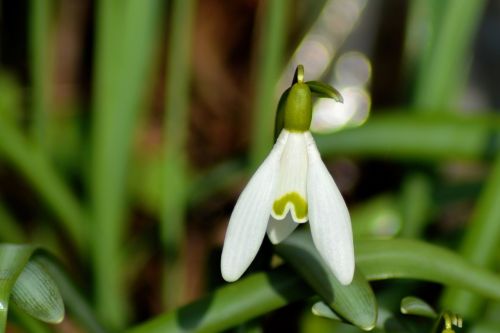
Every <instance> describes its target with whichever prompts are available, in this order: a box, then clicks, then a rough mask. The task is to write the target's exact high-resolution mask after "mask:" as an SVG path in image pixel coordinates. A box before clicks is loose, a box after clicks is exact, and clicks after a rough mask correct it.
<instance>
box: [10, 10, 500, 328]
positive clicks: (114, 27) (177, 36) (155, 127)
mask: <svg viewBox="0 0 500 333" xmlns="http://www.w3.org/2000/svg"><path fill="white" fill-rule="evenodd" d="M487 6H490V4H489V3H488V2H486V1H468V0H456V1H453V0H447V1H433V0H423V1H421V0H412V1H407V2H398V1H390V0H380V1H371V2H369V1H363V0H356V1H346V0H328V1H312V0H303V1H290V2H288V1H284V0H267V1H263V0H262V1H235V2H232V3H225V2H217V1H195V0H172V1H168V2H167V1H159V0H142V1H140V0H126V1H117V0H99V1H88V2H86V1H82V2H67V1H56V0H44V1H37V0H31V1H24V2H22V4H15V2H7V1H3V2H0V241H1V242H10V243H33V244H42V245H44V246H45V247H46V248H48V249H50V251H52V252H54V254H55V255H56V256H57V258H58V259H57V260H55V259H53V258H50V257H47V256H41V257H38V258H37V260H38V261H37V264H36V265H42V266H43V267H45V268H44V269H45V270H44V271H43V272H44V273H43V274H41V275H37V276H38V277H40V276H42V278H40V279H38V280H37V279H36V278H34V279H35V280H36V281H35V280H33V281H35V282H33V283H32V282H29V283H28V287H30V286H34V287H36V286H39V285H40V283H41V282H40V281H42V280H43V281H48V280H50V279H52V280H53V281H55V284H57V287H58V290H59V291H60V293H61V297H62V299H63V300H64V303H65V305H66V308H67V316H66V320H65V324H66V325H64V326H61V327H63V328H57V331H58V332H62V331H68V332H70V331H74V330H75V329H76V330H78V329H81V330H85V331H88V332H99V333H102V332H111V331H124V330H126V331H127V332H135V333H142V332H144V333H149V332H219V331H226V330H229V331H234V332H240V331H246V330H247V331H264V332H267V331H269V332H274V331H285V330H286V331H291V332H340V333H348V332H360V331H361V328H364V329H367V328H370V327H372V326H375V328H374V332H385V333H393V332H401V331H405V332H424V331H425V332H431V331H432V330H433V329H434V330H435V331H436V332H441V331H443V330H444V329H445V328H444V322H443V320H442V317H441V318H439V317H436V318H428V317H430V316H429V315H424V316H423V317H419V315H422V313H424V312H425V313H424V314H428V313H430V311H429V309H428V308H427V307H425V311H423V310H422V309H423V308H424V305H425V306H427V305H428V306H429V308H431V309H432V307H434V308H435V309H436V310H435V313H438V314H439V313H441V314H443V316H444V314H447V313H452V312H453V313H456V314H457V315H459V316H463V317H464V329H463V331H465V330H467V331H469V332H497V331H499V330H500V322H499V321H498V318H500V306H499V304H500V293H499V290H500V275H499V274H498V268H499V267H500V265H499V256H498V244H500V229H499V228H500V223H499V219H500V210H499V207H500V206H498V204H497V201H498V200H497V198H499V197H500V186H499V185H500V184H499V182H500V157H499V156H498V148H499V147H500V145H499V142H500V139H499V138H500V117H499V116H498V113H497V112H496V110H495V108H496V107H497V105H495V104H494V103H492V102H486V103H485V102H483V103H479V104H475V105H474V103H473V102H474V98H471V95H472V96H473V94H472V93H474V92H477V90H479V91H481V88H482V86H481V85H478V84H477V82H475V81H473V80H472V79H471V75H470V71H471V68H473V65H474V61H475V60H474V58H473V56H474V55H475V52H477V50H476V48H475V43H476V42H477V40H476V36H478V30H479V27H480V26H481V24H482V23H483V21H484V20H485V17H486V11H485V8H487ZM396 10H398V11H400V13H399V12H398V13H397V15H394V14H395V11H396ZM395 16H397V17H395ZM497 18H498V15H497ZM387 22H388V23H387ZM387 24H389V25H391V24H393V25H394V27H392V28H391V29H389V30H388V29H387V27H386V25H387ZM384 27H385V28H384ZM482 33H485V32H482ZM486 33H487V32H486ZM351 51H356V54H358V55H359V54H363V57H362V59H365V60H364V61H365V63H366V64H368V65H367V66H368V67H367V68H369V69H370V68H373V70H368V71H367V72H368V74H367V75H368V76H367V78H366V79H365V82H364V83H363V84H362V85H361V88H363V89H364V90H363V91H364V94H365V95H366V96H368V98H369V99H371V100H372V101H373V104H372V106H371V108H370V107H367V108H366V109H363V111H364V112H365V113H364V114H361V115H360V114H356V112H357V111H359V110H358V109H356V108H354V109H353V108H352V105H360V104H353V103H355V102H359V101H355V100H353V98H354V97H352V96H351V95H348V94H344V106H339V109H334V110H332V112H339V114H337V116H339V117H340V118H342V117H344V118H345V117H346V115H349V114H350V113H349V112H352V113H353V114H354V115H356V116H359V117H361V118H360V119H361V120H359V121H356V119H355V118H356V117H355V116H353V115H352V114H350V115H351V118H349V120H348V121H345V122H343V123H340V125H338V126H337V127H336V128H335V130H332V131H331V132H330V133H328V134H325V135H318V136H317V137H316V139H317V143H318V147H319V149H320V151H321V153H322V156H323V158H324V159H325V162H327V165H328V166H329V167H331V170H332V171H333V172H332V173H333V175H334V177H335V179H336V181H337V182H338V183H339V185H340V188H341V190H342V191H343V193H344V194H345V197H346V198H347V202H348V205H349V207H350V211H351V216H352V221H353V229H354V233H355V238H356V251H357V260H358V261H357V267H358V272H357V275H356V280H355V283H354V284H353V285H352V286H350V287H343V286H341V285H340V284H339V283H338V281H336V280H335V278H334V277H333V276H332V275H331V274H325V275H323V274H322V272H324V270H323V269H322V263H321V259H318V257H317V254H316V253H315V250H314V247H311V246H310V239H308V237H307V236H306V235H307V232H304V230H298V231H297V232H295V234H294V235H293V236H292V237H291V238H290V239H288V240H287V241H286V242H284V243H283V244H281V245H279V246H277V247H276V248H275V249H273V248H271V246H270V245H269V244H267V243H266V244H265V245H264V246H263V249H262V251H261V253H260V254H259V256H258V258H257V262H256V263H255V265H254V266H253V267H252V269H251V271H252V272H251V273H249V274H248V276H246V277H244V278H243V279H241V280H240V281H238V282H235V283H234V284H231V285H222V282H221V278H220V276H219V270H218V267H219V263H218V262H219V252H220V246H221V241H222V236H221V235H223V233H224V229H225V225H226V222H227V219H228V216H229V214H230V211H231V209H232V206H233V204H234V201H235V198H236V197H237V194H238V193H239V192H240V191H241V189H242V187H243V184H244V183H245V180H246V179H247V178H248V175H249V174H251V172H252V171H254V170H255V168H256V167H257V166H258V165H259V164H260V162H261V161H262V159H263V158H264V157H265V155H266V154H267V152H268V151H269V149H270V147H271V146H272V143H273V136H272V131H273V128H274V126H275V124H274V120H275V115H276V114H275V112H276V109H277V104H278V101H279V97H280V96H281V94H282V93H283V92H284V91H285V90H286V88H287V87H288V86H289V83H290V82H291V80H292V75H293V70H290V69H291V68H294V67H295V65H296V64H297V63H304V64H305V73H306V80H307V81H309V80H312V81H314V82H312V83H311V84H318V83H317V82H316V81H324V82H328V84H333V85H334V86H336V87H337V85H338V88H339V90H340V91H341V93H342V89H345V88H349V87H346V83H345V82H344V81H342V80H341V79H342V75H341V73H342V72H341V69H342V68H341V67H340V65H339V64H340V63H341V61H340V60H341V59H342V56H343V55H345V54H348V53H349V52H351ZM387 64H389V65H390V66H388V65H387ZM370 66H371V67H370ZM497 67H500V65H498V64H497ZM362 68H363V67H362V66H361V65H360V64H359V63H357V64H356V65H355V66H353V67H351V68H350V69H349V70H350V72H348V74H349V75H348V77H350V78H351V79H352V78H353V77H354V78H356V75H358V74H359V73H361V72H362ZM384 70H386V72H384ZM308 73H311V74H310V75H311V76H314V77H308ZM339 73H340V74H339ZM395 73H396V74H395ZM391 75H392V76H391ZM391 77H396V79H393V80H392V81H391ZM344 78H345V77H344ZM283 82H286V83H283ZM318 87H319V88H318V89H320V88H321V86H318ZM351 88H352V87H351ZM358 88H360V87H358ZM471 91H472V93H471ZM480 95H481V96H482V97H483V99H486V100H487V101H488V98H487V93H486V92H483V94H480ZM387 96H389V97H387ZM485 96H486V97H485ZM490 99H493V98H490ZM471 101H472V102H471ZM464 104H466V105H470V104H472V105H473V106H474V107H473V109H474V110H472V111H471V110H467V112H465V107H464ZM368 105H369V103H368ZM477 105H479V106H477ZM342 107H343V108H342ZM350 107H351V108H350ZM479 109H480V110H479ZM363 117H364V118H363ZM340 118H339V119H340ZM278 126H279V124H278ZM333 218H334V217H332V219H333ZM302 229H304V228H302ZM403 238H407V239H403ZM408 239H412V240H408ZM27 248H29V249H31V250H33V249H34V247H29V246H28V247H27ZM0 250H2V247H0ZM454 251H456V252H454ZM5 253H8V251H7V252H5ZM5 253H4V252H2V251H0V259H2V258H6V257H2V255H5ZM274 254H275V255H274ZM30 255H31V252H30V253H29V254H26V253H25V256H24V257H23V258H24V259H23V260H24V261H23V260H18V262H17V264H19V267H21V268H22V267H24V263H26V262H28V261H27V260H28V258H29V257H30ZM57 261H59V263H58V262H57ZM281 264H283V265H281ZM278 265H279V267H276V266H278ZM1 266H2V261H1V260H0V273H2V272H3V271H2V270H1V269H2V268H3V267H1ZM37 267H38V266H37ZM16 272H17V273H19V274H20V272H21V271H20V270H19V271H16ZM17 273H16V276H15V277H14V278H13V279H11V280H10V281H11V282H12V283H13V282H15V281H14V280H16V279H17V278H18V276H19V274H17ZM45 273H47V274H48V275H47V276H49V277H47V276H46V275H44V274H45ZM2 274H3V273H2ZM35 275H36V274H35ZM388 279H391V280H390V281H380V280H388ZM392 279H409V280H410V281H405V282H402V281H393V280H392ZM52 280H51V281H52ZM375 280H376V281H375ZM22 281H24V282H25V281H27V280H22ZM22 281H21V282H22ZM28 281H30V280H29V279H28ZM368 281H369V282H368ZM11 282H9V283H11ZM436 283H439V284H442V285H445V289H443V290H441V289H439V288H437V287H436ZM41 284H42V285H43V283H41ZM11 287H12V285H11V284H2V283H0V291H2V292H3V293H2V295H0V298H2V299H1V300H0V302H2V301H6V302H7V303H8V301H9V297H10V292H11V289H12V288H11ZM28 289H29V288H28ZM28 289H27V290H28ZM35 289H36V290H40V289H39V288H35ZM35 289H33V290H35ZM42 289H43V288H42ZM29 290H31V289H29ZM464 290H467V291H464ZM30 293H31V291H30ZM203 295H205V296H203ZM360 295H361V296H360ZM409 295H415V296H417V297H419V298H405V297H407V296H409ZM202 296H203V297H202ZM16 297H17V296H16ZM421 299H422V300H421ZM12 300H13V299H12ZM401 300H404V302H403V303H404V304H403V305H404V308H405V309H406V310H405V311H407V314H405V315H403V314H402V313H401V311H400V305H401ZM423 300H426V301H427V302H428V303H429V304H427V303H425V302H424V301H423ZM410 301H411V302H410ZM7 303H5V304H7ZM14 303H15V302H14ZM1 304H3V303H0V305H1ZM30 304H31V303H30ZM36 304H38V303H36ZM54 304H55V303H54ZM313 304H314V306H313ZM37 306H38V305H37ZM312 306H313V312H314V313H315V314H319V315H320V316H317V315H313V314H312V313H311V307H312ZM54 308H57V307H54ZM408 309H410V310H408ZM411 309H413V310H411ZM414 309H417V310H414ZM419 309H420V310H422V311H423V312H422V311H420V310H419ZM22 310H23V309H19V308H16V307H13V309H12V311H10V312H9V315H11V317H9V321H10V323H9V324H8V325H12V327H20V328H21V329H24V330H25V331H29V332H52V331H55V329H54V327H53V326H50V325H46V324H42V323H39V322H37V321H33V319H32V318H31V317H29V316H26V314H25V313H23V311H22ZM56 310H57V309H56ZM59 310H60V309H59ZM24 311H26V309H24ZM419 311H420V312H419ZM448 311H451V312H448ZM28 312H29V311H28ZM403 312H404V311H403ZM0 315H1V317H0V320H3V322H5V319H6V316H7V312H6V311H4V312H2V310H1V309H0ZM56 317H57V320H52V321H58V320H59V319H60V318H59V317H60V312H59V313H56ZM324 317H327V318H324ZM424 317H425V318H424ZM10 319H12V320H10ZM39 319H43V318H39ZM49 321H50V320H49ZM3 322H2V323H3ZM245 323H247V324H248V325H245ZM453 329H454V330H456V331H457V332H458V331H459V330H460V328H457V327H453Z"/></svg>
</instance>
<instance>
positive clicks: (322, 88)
mask: <svg viewBox="0 0 500 333" xmlns="http://www.w3.org/2000/svg"><path fill="white" fill-rule="evenodd" d="M306 84H307V86H308V87H309V89H311V92H313V93H315V94H317V95H319V97H322V98H332V99H334V100H335V101H336V102H339V103H344V98H343V97H342V95H341V94H340V93H339V91H338V90H337V89H335V88H333V87H332V86H330V85H328V84H325V83H323V82H319V81H307V82H306Z"/></svg>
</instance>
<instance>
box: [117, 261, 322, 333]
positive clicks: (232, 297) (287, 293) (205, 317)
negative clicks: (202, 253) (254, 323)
mask: <svg viewBox="0 0 500 333" xmlns="http://www.w3.org/2000/svg"><path fill="white" fill-rule="evenodd" d="M312 294H313V291H312V290H311V289H310V288H309V287H308V286H307V285H305V284H304V283H303V282H302V280H301V279H300V278H299V277H297V275H296V274H294V272H293V271H292V270H291V269H289V268H286V267H280V268H278V269H276V270H273V271H271V272H267V273H256V274H252V275H250V276H248V277H246V278H243V279H241V280H239V281H237V282H234V283H231V284H228V285H225V286H223V287H221V288H219V289H217V290H216V291H215V292H213V293H212V294H210V295H208V296H206V297H205V298H203V299H201V300H198V301H196V302H194V303H191V304H188V305H186V306H183V307H181V308H179V309H177V310H175V311H172V312H169V313H166V314H164V315H160V316H158V317H156V318H153V319H151V320H149V321H147V322H145V323H142V324H140V325H138V326H136V327H133V328H131V329H130V330H127V331H126V332H127V333H165V332H168V333H181V332H182V333H187V332H189V333H201V332H203V333H216V332H222V331H224V330H226V329H228V328H231V327H234V326H236V325H237V324H240V323H243V322H245V321H247V320H249V319H252V318H255V317H257V316H260V315H263V314H265V313H268V312H270V311H272V310H274V309H278V308H280V307H282V306H284V305H286V304H288V303H291V302H293V301H296V300H299V299H304V298H306V297H310V296H312Z"/></svg>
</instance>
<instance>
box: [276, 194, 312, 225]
mask: <svg viewBox="0 0 500 333" xmlns="http://www.w3.org/2000/svg"><path fill="white" fill-rule="evenodd" d="M288 203H291V204H292V205H293V207H294V211H295V216H296V217H297V218H298V219H299V220H304V219H305V218H306V217H307V202H306V199H304V198H303V197H302V196H301V195H300V194H298V193H297V192H289V193H287V194H285V195H284V196H282V197H281V198H279V199H278V200H276V201H274V204H273V212H274V214H275V215H277V216H284V215H285V208H286V205H287V204H288Z"/></svg>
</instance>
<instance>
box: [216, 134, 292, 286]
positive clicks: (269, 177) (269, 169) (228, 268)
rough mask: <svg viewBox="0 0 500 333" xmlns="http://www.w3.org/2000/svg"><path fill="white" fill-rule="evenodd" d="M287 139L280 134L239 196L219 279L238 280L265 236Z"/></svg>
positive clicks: (230, 224)
mask: <svg viewBox="0 0 500 333" xmlns="http://www.w3.org/2000/svg"><path fill="white" fill-rule="evenodd" d="M287 136H288V132H286V131H283V132H282V133H281V135H280V137H279V138H278V140H277V142H276V144H275V145H274V147H273V150H272V151H271V153H270V154H269V155H268V156H267V158H266V159H265V161H264V162H263V163H262V164H261V166H260V167H259V169H258V170H257V171H256V172H255V174H254V175H253V176H252V178H251V179H250V181H249V182H248V185H247V186H246V187H245V189H244V190H243V192H242V193H241V195H240V197H239V199H238V201H237V202H236V205H235V207H234V210H233V213H232V214H231V218H230V219H229V225H228V228H227V231H226V236H225V239H224V247H223V249H222V258H221V272H222V277H223V278H224V280H226V281H228V282H232V281H235V280H237V279H239V278H240V276H241V275H242V274H243V273H244V272H245V270H246V269H247V268H248V266H250V264H251V263H252V261H253V259H254V258H255V256H256V255H257V252H258V251H259V247H260V245H261V243H262V239H263V238H264V235H265V234H266V227H267V222H268V219H269V215H270V213H271V208H272V205H273V197H274V192H275V188H276V184H277V182H278V172H279V165H280V163H279V162H280V158H281V154H282V152H283V147H284V145H285V143H286V140H287Z"/></svg>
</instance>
